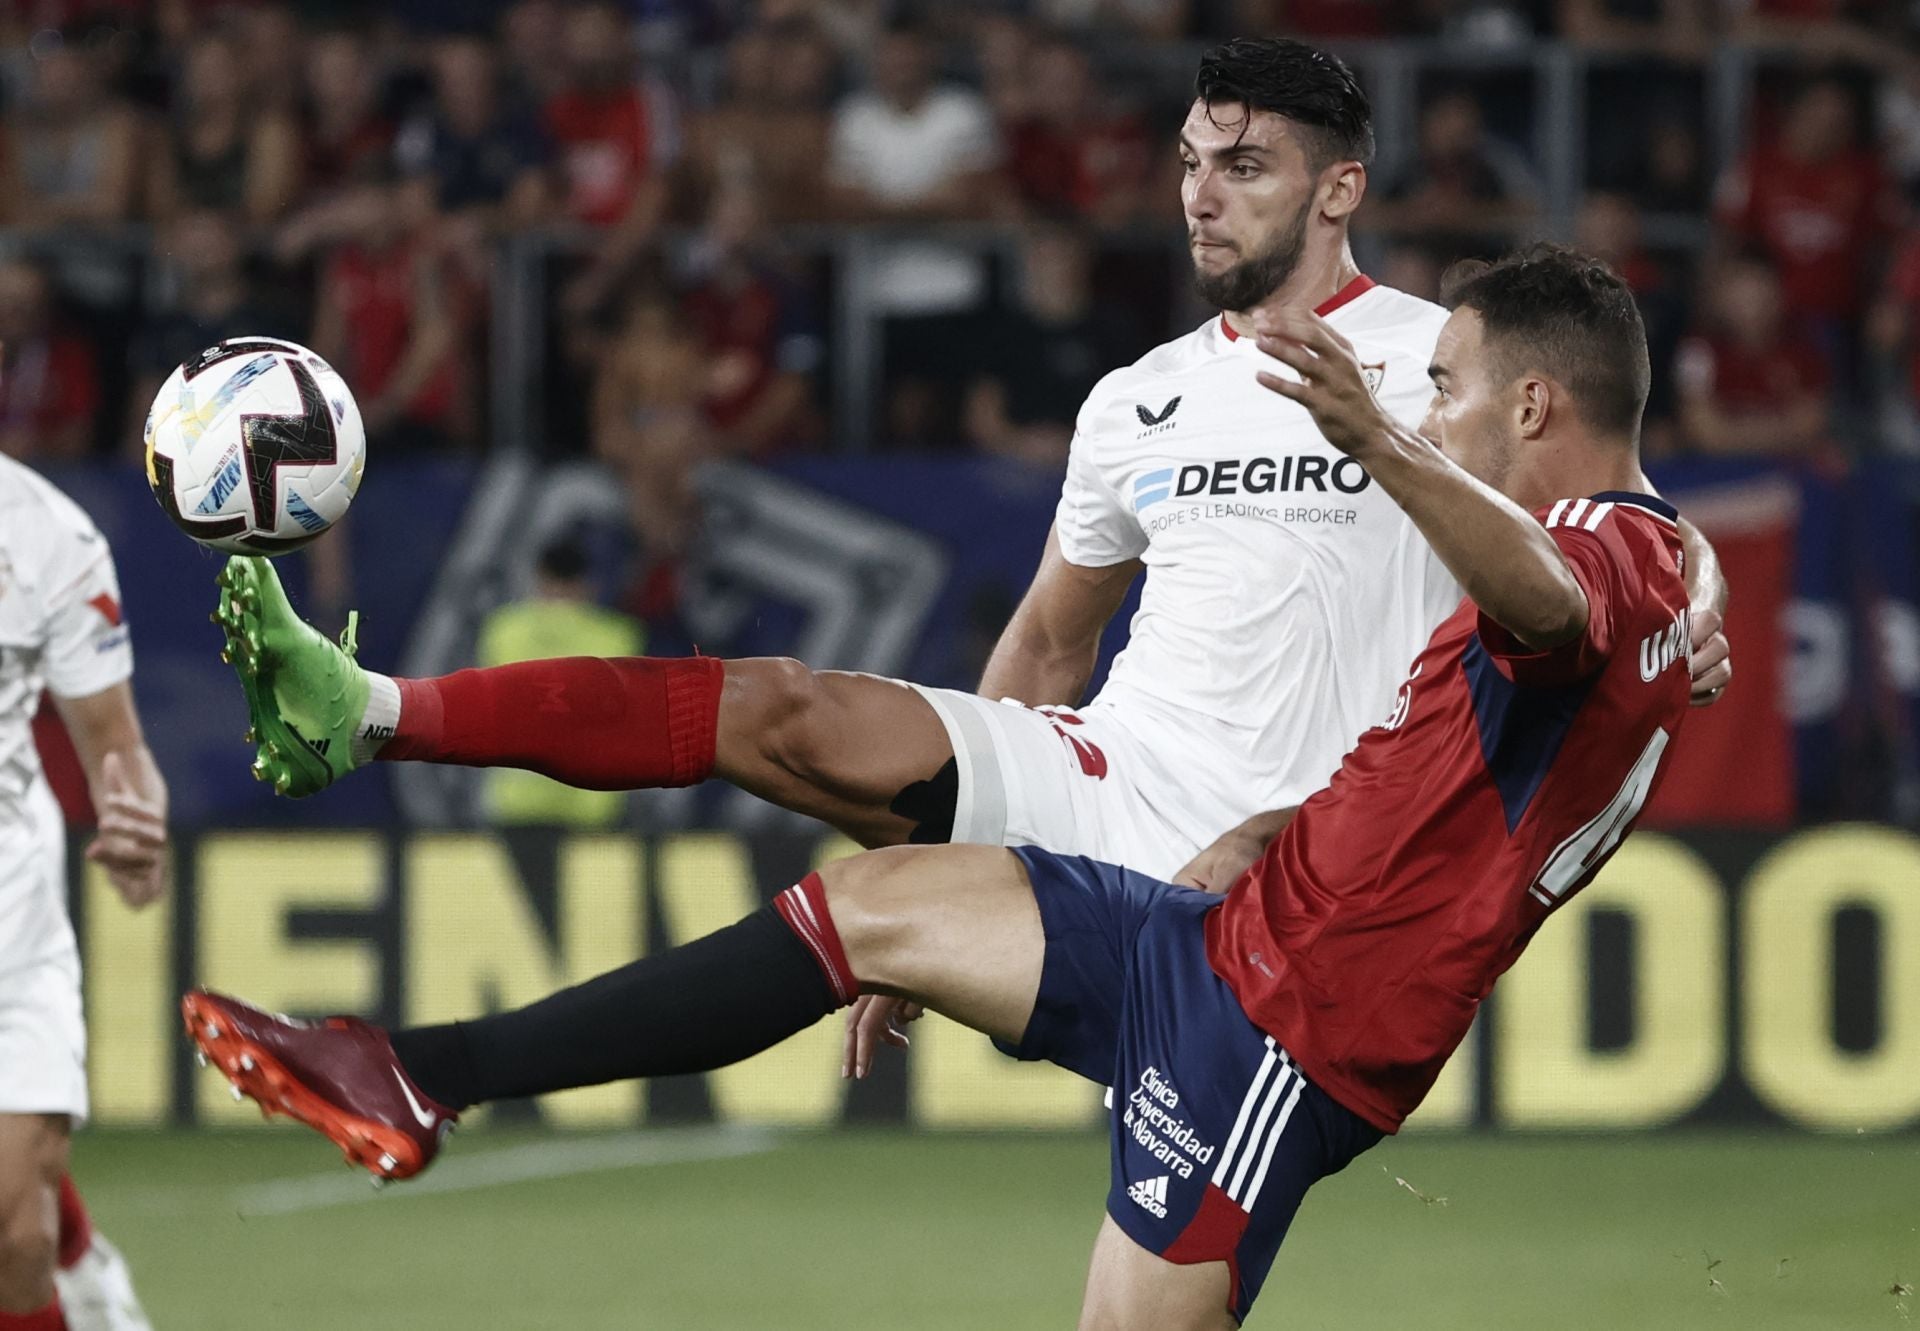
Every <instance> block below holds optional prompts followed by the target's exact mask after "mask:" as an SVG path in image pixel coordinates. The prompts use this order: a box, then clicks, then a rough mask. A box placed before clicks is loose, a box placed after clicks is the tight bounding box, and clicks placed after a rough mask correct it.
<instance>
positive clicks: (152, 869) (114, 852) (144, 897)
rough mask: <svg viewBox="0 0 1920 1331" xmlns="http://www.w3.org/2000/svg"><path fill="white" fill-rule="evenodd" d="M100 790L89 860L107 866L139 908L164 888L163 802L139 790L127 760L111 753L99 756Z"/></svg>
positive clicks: (119, 887)
mask: <svg viewBox="0 0 1920 1331" xmlns="http://www.w3.org/2000/svg"><path fill="white" fill-rule="evenodd" d="M98 795H99V798H97V799H96V800H95V804H96V805H97V806H98V807H97V810H96V812H98V814H99V815H100V829H99V831H98V832H97V833H96V834H95V835H94V838H93V843H92V844H91V845H89V846H88V847H87V852H86V853H87V859H88V860H90V861H92V862H93V863H95V864H98V865H100V866H101V867H102V868H104V869H105V870H106V871H107V878H108V880H109V881H110V882H112V884H113V886H114V888H115V889H116V890H117V891H118V892H119V893H120V896H121V897H122V899H124V900H125V901H126V903H127V904H128V905H129V906H132V907H134V908H135V909H136V910H137V909H139V908H140V907H142V906H145V905H149V904H150V903H152V902H154V901H158V900H159V899H160V897H161V896H162V895H164V894H165V892H166V890H167V810H166V805H165V803H164V802H163V801H161V800H157V799H154V798H153V797H152V796H149V795H146V794H143V793H142V792H141V791H140V789H139V788H138V787H137V786H136V785H135V784H134V782H133V775H132V773H131V772H129V771H128V770H127V763H126V760H125V759H124V758H122V757H121V756H120V755H119V754H118V753H113V752H109V753H108V754H107V755H106V756H105V757H104V758H103V759H101V762H100V790H99V792H98Z"/></svg>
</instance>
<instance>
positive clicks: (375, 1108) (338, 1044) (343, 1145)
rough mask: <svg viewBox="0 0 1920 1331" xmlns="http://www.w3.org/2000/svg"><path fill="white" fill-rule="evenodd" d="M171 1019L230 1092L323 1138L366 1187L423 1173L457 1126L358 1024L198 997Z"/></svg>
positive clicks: (379, 1037) (378, 1035)
mask: <svg viewBox="0 0 1920 1331" xmlns="http://www.w3.org/2000/svg"><path fill="white" fill-rule="evenodd" d="M180 1015H181V1016H182V1017H183V1018H184V1019H185V1020H186V1023H187V1034H188V1035H189V1036H190V1037H192V1039H193V1042H194V1043H195V1044H196V1045H198V1046H200V1051H201V1053H203V1054H204V1055H205V1056H206V1057H207V1059H209V1060H210V1061H211V1062H213V1064H214V1065H215V1066H217V1067H218V1068H219V1069H220V1071H222V1072H224V1073H225V1074H226V1075H227V1079H228V1080H229V1081H231V1082H232V1083H233V1085H234V1089H235V1091H236V1092H243V1093H245V1094H246V1095H249V1096H251V1097H252V1098H253V1099H254V1100H255V1101H257V1102H258V1103H259V1105H260V1108H261V1109H262V1110H263V1111H264V1112H266V1113H267V1114H286V1115H287V1116H288V1117H290V1118H296V1119H299V1120H300V1121H301V1122H302V1123H304V1124H306V1125H307V1126H308V1127H310V1128H312V1129H314V1130H315V1131H316V1132H320V1133H323V1134H325V1135H326V1136H327V1137H329V1138H331V1139H332V1141H333V1143H334V1144H335V1145H336V1146H338V1147H339V1148H340V1149H341V1150H342V1151H345V1152H346V1155H347V1162H348V1163H349V1164H358V1165H362V1166H365V1167H366V1168H367V1169H368V1170H369V1171H371V1172H372V1173H373V1175H374V1177H375V1179H397V1178H411V1177H413V1176H414V1175H415V1174H418V1173H419V1172H420V1171H421V1170H423V1169H425V1168H426V1167H427V1166H428V1165H430V1164H432V1163H433V1158H434V1156H436V1155H438V1154H439V1152H440V1143H441V1141H442V1139H443V1138H445V1136H446V1134H447V1133H448V1132H449V1131H450V1130H451V1129H452V1128H453V1125H454V1123H455V1122H457V1121H458V1119H459V1117H460V1116H459V1115H458V1114H456V1113H455V1112H454V1111H453V1110H451V1109H448V1108H447V1107H446V1106H445V1105H443V1104H440V1103H439V1102H438V1101H435V1100H433V1099H431V1098H429V1097H428V1096H427V1095H426V1094H425V1093H424V1092H422V1091H421V1089H420V1088H419V1087H418V1086H415V1085H414V1084H413V1080H412V1079H411V1078H410V1077H408V1076H407V1074H406V1070H405V1069H404V1068H402V1067H401V1066H400V1060H399V1058H397V1057H396V1056H395V1055H394V1052H393V1045H392V1044H391V1043H390V1042H389V1041H388V1040H387V1033H386V1032H385V1031H383V1030H381V1029H380V1028H379V1027H378V1026H374V1025H371V1024H369V1023H367V1022H364V1021H361V1020H360V1019H359V1018H358V1017H328V1018H327V1019H326V1020H325V1021H296V1020H294V1019H293V1018H291V1017H281V1016H276V1015H275V1014H273V1013H271V1012H262V1011H261V1010H260V1009H259V1008H256V1007H249V1006H248V1005H247V1004H245V1003H242V1002H239V1001H238V1000H236V999H232V998H227V997H224V996H223V995H220V994H214V993H208V992H207V991H206V990H204V989H195V990H193V991H191V992H190V993H188V994H187V996H186V997H185V998H183V999H181V1000H180ZM236 1098H237V1097H236Z"/></svg>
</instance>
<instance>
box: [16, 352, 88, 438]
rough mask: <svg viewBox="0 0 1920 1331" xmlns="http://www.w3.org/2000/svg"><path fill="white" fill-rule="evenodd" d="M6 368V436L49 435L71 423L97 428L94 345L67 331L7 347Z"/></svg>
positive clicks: (71, 424)
mask: <svg viewBox="0 0 1920 1331" xmlns="http://www.w3.org/2000/svg"><path fill="white" fill-rule="evenodd" d="M4 350H5V354H6V360H5V363H4V366H3V367H0V434H14V433H16V432H19V431H22V430H24V431H27V432H29V433H31V434H33V435H35V436H39V437H44V436H45V435H46V434H48V433H49V432H51V431H54V430H58V429H61V428H63V427H67V426H73V425H82V426H86V427H89V428H90V427H91V426H92V424H93V419H94V416H95V414H96V413H97V412H98V411H99V410H100V375H99V372H98V370H97V369H96V368H95V366H94V361H93V349H92V348H91V347H90V346H88V345H87V343H86V342H85V341H83V340H82V339H80V338H77V337H70V336H68V335H67V334H65V333H54V334H52V335H50V336H47V337H38V338H34V339H32V340H31V341H28V342H24V343H22V344H21V345H19V346H17V347H7V348H5V349H4Z"/></svg>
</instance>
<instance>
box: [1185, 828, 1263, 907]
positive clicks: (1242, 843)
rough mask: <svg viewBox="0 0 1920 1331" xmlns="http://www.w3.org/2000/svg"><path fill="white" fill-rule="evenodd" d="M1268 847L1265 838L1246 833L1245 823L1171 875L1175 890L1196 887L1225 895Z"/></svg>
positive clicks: (1250, 832) (1253, 833)
mask: <svg viewBox="0 0 1920 1331" xmlns="http://www.w3.org/2000/svg"><path fill="white" fill-rule="evenodd" d="M1266 848H1267V838H1265V837H1263V836H1260V835H1258V834H1257V833H1255V832H1252V831H1249V830H1248V828H1247V827H1246V825H1245V824H1242V825H1241V826H1239V827H1236V828H1234V829H1233V830H1232V831H1231V832H1228V833H1227V834H1226V835H1225V836H1223V837H1221V838H1220V839H1219V840H1218V841H1216V842H1214V843H1213V844H1212V845H1211V846H1208V847H1207V848H1206V849H1205V850H1203V851H1201V852H1200V853H1199V854H1198V855H1195V856H1194V857H1193V859H1192V860H1190V861H1189V862H1188V864H1187V866H1186V867H1185V868H1184V869H1182V870H1181V871H1180V872H1179V873H1177V874H1175V875H1174V876H1173V881H1174V885H1175V886H1177V887H1197V888H1199V889H1200V890H1201V891H1202V892H1214V893H1221V892H1225V891H1226V890H1227V889H1228V888H1230V887H1232V886H1233V885H1234V884H1235V883H1237V882H1239V881H1240V875H1241V874H1243V873H1245V872H1246V871H1247V870H1248V869H1249V868H1251V867H1252V865H1253V862H1254V861H1255V860H1257V859H1259V858H1260V855H1261V853H1262V852H1263V851H1265V850H1266Z"/></svg>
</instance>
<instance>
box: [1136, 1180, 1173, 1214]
mask: <svg viewBox="0 0 1920 1331" xmlns="http://www.w3.org/2000/svg"><path fill="white" fill-rule="evenodd" d="M1127 1196H1128V1198H1130V1199H1131V1200H1132V1202H1133V1204H1134V1205H1135V1206H1138V1207H1140V1208H1141V1209H1142V1210H1144V1211H1146V1212H1147V1213H1148V1214H1149V1215H1152V1216H1155V1217H1157V1218H1159V1219H1161V1220H1165V1219H1166V1218H1167V1176H1166V1175H1165V1174H1162V1175H1161V1176H1160V1177H1159V1178H1149V1179H1141V1180H1140V1181H1139V1182H1138V1183H1135V1184H1132V1185H1131V1186H1129V1187H1128V1188H1127Z"/></svg>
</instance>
